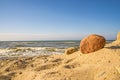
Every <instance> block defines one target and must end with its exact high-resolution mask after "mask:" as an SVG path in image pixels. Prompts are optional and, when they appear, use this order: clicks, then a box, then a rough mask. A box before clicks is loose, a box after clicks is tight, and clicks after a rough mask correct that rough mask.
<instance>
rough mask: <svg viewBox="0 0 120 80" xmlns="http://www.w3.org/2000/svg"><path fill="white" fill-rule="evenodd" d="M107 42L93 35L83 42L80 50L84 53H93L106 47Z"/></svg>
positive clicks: (101, 37)
mask: <svg viewBox="0 0 120 80" xmlns="http://www.w3.org/2000/svg"><path fill="white" fill-rule="evenodd" d="M105 43H106V40H105V38H104V37H103V36H100V35H96V34H92V35H89V36H87V37H85V38H84V39H83V40H81V43H80V50H81V52H82V53H91V52H95V51H97V50H99V49H102V48H103V47H104V46H105Z"/></svg>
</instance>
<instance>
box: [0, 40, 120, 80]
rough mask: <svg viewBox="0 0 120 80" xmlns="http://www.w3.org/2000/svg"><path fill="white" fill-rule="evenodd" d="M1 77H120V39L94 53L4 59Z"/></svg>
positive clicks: (1, 79)
mask: <svg viewBox="0 0 120 80" xmlns="http://www.w3.org/2000/svg"><path fill="white" fill-rule="evenodd" d="M0 80H120V42H118V41H114V42H113V43H110V44H108V45H106V46H105V48H103V49H101V50H98V51H96V52H93V53H90V54H82V53H81V52H80V51H78V52H75V53H72V54H70V55H66V54H57V55H43V56H36V57H26V58H25V57H24V58H20V57H19V58H13V59H12V58H11V59H3V60H0Z"/></svg>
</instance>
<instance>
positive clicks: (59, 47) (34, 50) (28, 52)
mask: <svg viewBox="0 0 120 80" xmlns="http://www.w3.org/2000/svg"><path fill="white" fill-rule="evenodd" d="M112 41H113V40H107V43H110V42H112ZM79 45H80V40H51V41H0V58H1V57H16V56H35V55H41V54H42V55H43V54H44V55H45V54H47V55H48V54H61V53H64V52H65V50H66V49H67V48H69V47H77V48H79Z"/></svg>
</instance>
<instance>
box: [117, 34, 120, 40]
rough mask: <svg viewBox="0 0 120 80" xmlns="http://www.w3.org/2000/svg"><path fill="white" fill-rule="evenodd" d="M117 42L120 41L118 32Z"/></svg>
mask: <svg viewBox="0 0 120 80" xmlns="http://www.w3.org/2000/svg"><path fill="white" fill-rule="evenodd" d="M117 41H120V32H118V34H117Z"/></svg>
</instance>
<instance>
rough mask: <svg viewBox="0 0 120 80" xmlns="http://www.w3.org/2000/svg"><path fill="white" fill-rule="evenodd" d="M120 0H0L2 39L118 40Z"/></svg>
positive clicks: (0, 35) (0, 37) (0, 34)
mask: <svg viewBox="0 0 120 80" xmlns="http://www.w3.org/2000/svg"><path fill="white" fill-rule="evenodd" d="M118 31H120V0H0V40H56V39H57V40H67V39H68V40H75V39H77V40H79V39H81V38H83V37H84V36H86V35H89V34H94V33H96V34H100V35H102V36H104V37H105V38H106V39H115V38H116V34H117V33H118Z"/></svg>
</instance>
